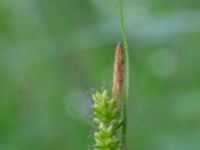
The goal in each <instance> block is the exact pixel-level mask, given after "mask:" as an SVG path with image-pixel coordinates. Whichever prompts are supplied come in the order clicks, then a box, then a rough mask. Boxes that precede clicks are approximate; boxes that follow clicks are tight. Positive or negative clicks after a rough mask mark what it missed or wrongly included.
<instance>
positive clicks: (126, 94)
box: [119, 0, 129, 150]
mask: <svg viewBox="0 0 200 150" xmlns="http://www.w3.org/2000/svg"><path fill="white" fill-rule="evenodd" d="M119 10H120V30H121V37H122V43H123V48H124V63H125V65H124V66H125V67H124V68H125V69H124V98H123V100H124V101H123V120H124V123H123V126H122V150H125V149H126V136H127V105H128V98H129V51H128V42H127V39H126V34H125V25H124V0H119Z"/></svg>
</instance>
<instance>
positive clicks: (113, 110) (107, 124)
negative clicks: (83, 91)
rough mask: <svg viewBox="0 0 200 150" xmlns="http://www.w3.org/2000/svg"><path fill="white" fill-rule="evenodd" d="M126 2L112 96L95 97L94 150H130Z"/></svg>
mask: <svg viewBox="0 0 200 150" xmlns="http://www.w3.org/2000/svg"><path fill="white" fill-rule="evenodd" d="M123 5H124V0H119V12H120V30H121V37H122V44H121V43H120V42H118V43H117V46H116V49H115V61H114V72H113V86H112V96H110V94H109V91H108V89H105V90H103V91H96V92H95V93H94V94H93V95H92V98H93V123H94V130H95V131H94V141H95V143H94V146H93V150H126V149H127V148H126V136H127V103H128V96H129V53H128V43H127V40H126V35H125V25H124V12H123V11H124V8H123V7H124V6H123Z"/></svg>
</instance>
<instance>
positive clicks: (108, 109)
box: [92, 90, 120, 150]
mask: <svg viewBox="0 0 200 150" xmlns="http://www.w3.org/2000/svg"><path fill="white" fill-rule="evenodd" d="M92 97H93V101H94V105H93V113H94V114H93V121H94V123H95V132H94V139H95V145H94V150H119V146H120V140H119V138H118V137H117V127H118V125H119V118H120V110H119V105H118V101H117V100H116V99H113V98H111V99H110V98H109V96H108V92H107V90H104V91H103V92H102V93H100V92H96V93H95V94H94V95H93V96H92Z"/></svg>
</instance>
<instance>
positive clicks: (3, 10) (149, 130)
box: [0, 0, 200, 150]
mask: <svg viewBox="0 0 200 150" xmlns="http://www.w3.org/2000/svg"><path fill="white" fill-rule="evenodd" d="M199 6H200V1H198V0H191V1H186V0H173V1H172V0H170V1H164V0H161V1H158V0H149V1H141V0H135V1H130V0H127V2H126V27H127V32H128V40H129V44H130V54H131V64H132V67H131V82H130V85H131V92H130V93H131V95H130V96H131V98H130V101H129V127H128V131H129V133H128V147H129V149H130V150H132V149H137V150H161V149H162V150H188V149H190V150H198V149H199V148H200V143H199V139H200V133H199V132H200V126H199V125H200V120H199V118H200V109H199V106H200V102H199V100H200V78H199V76H200V70H199V63H200V59H199V56H200V51H199V48H200V42H199V41H200V20H199V18H200V9H199ZM118 40H120V33H119V14H118V8H117V1H113V0H112V1H106V0H101V1H98V0H91V1H89V0H83V1H73V0H65V1H64V0H59V1H54V0H40V1H39V0H34V1H33V0H18V1H13V0H1V2H0V149H2V150H25V149H26V150H44V149H48V150H55V149H56V150H63V149H67V150H83V149H87V146H88V143H90V142H91V141H90V137H91V134H92V133H91V132H90V126H89V125H88V124H87V121H86V118H87V115H88V114H90V110H89V109H90V108H89V107H90V96H89V93H90V88H99V87H101V86H102V85H107V86H109V87H111V82H112V80H111V78H112V65H113V53H114V47H115V43H116V41H118ZM133 72H134V73H133ZM70 107H72V108H74V109H75V110H77V111H78V112H79V113H80V115H81V116H80V117H79V116H77V115H76V113H75V112H73V111H72V110H71V109H70Z"/></svg>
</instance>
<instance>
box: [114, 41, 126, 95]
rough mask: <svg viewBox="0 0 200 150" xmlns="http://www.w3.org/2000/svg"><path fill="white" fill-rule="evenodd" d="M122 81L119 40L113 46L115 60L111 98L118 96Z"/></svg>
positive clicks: (121, 56) (121, 54) (121, 53)
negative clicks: (114, 46)
mask: <svg viewBox="0 0 200 150" xmlns="http://www.w3.org/2000/svg"><path fill="white" fill-rule="evenodd" d="M122 83H123V49H122V45H121V43H120V42H117V45H116V48H115V61H114V71H113V87H112V96H113V98H119V97H120V93H121V88H122Z"/></svg>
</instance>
